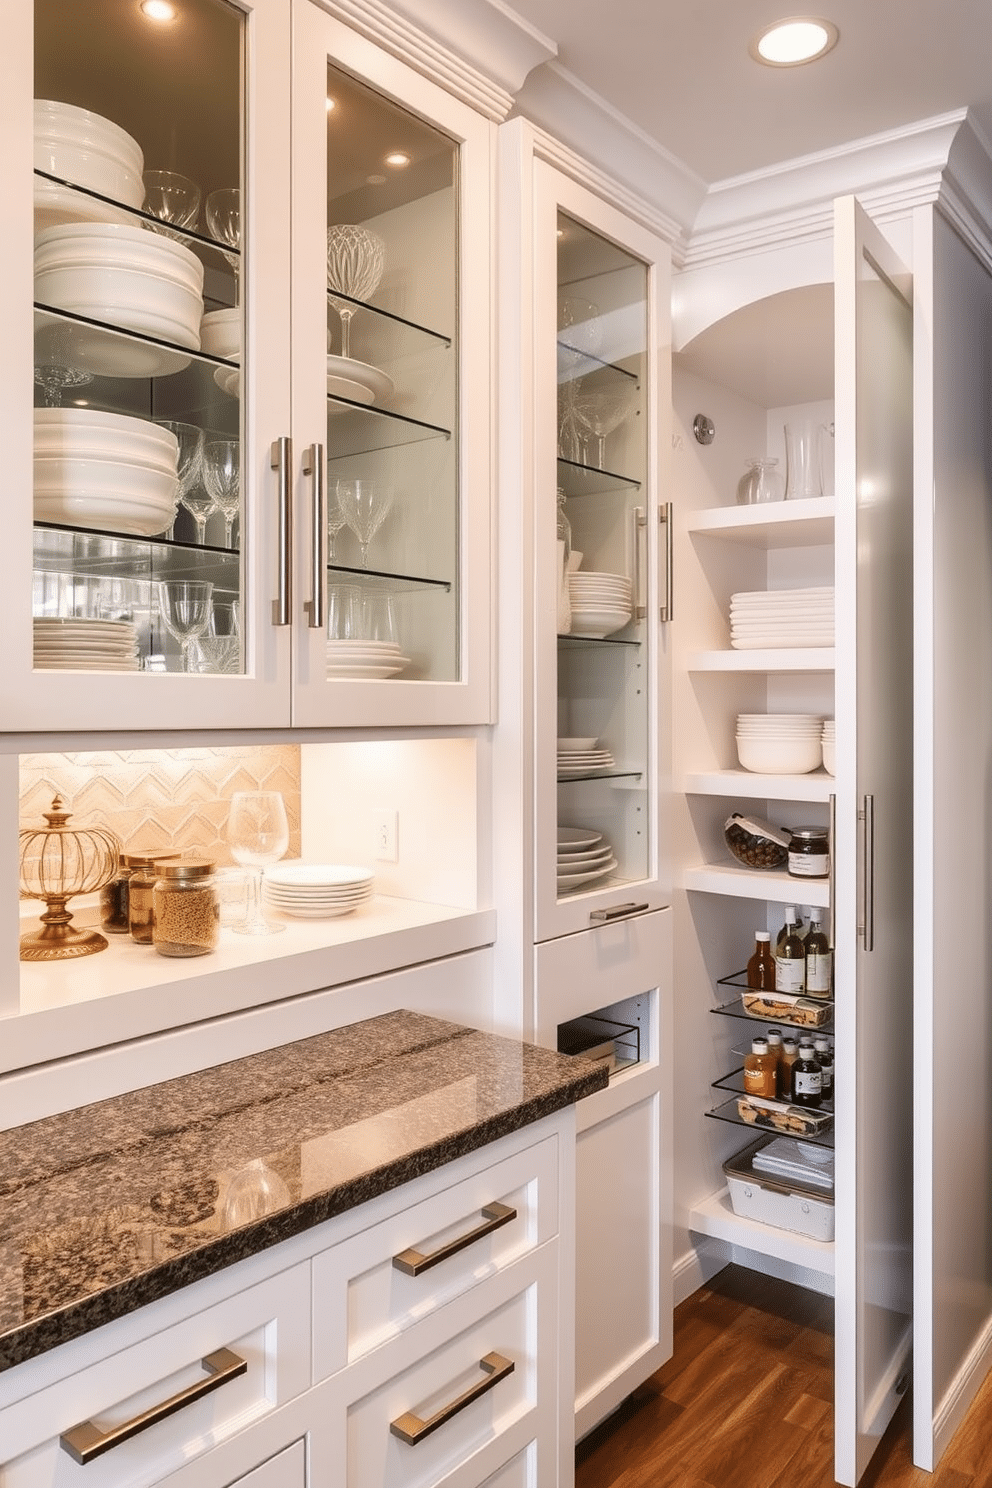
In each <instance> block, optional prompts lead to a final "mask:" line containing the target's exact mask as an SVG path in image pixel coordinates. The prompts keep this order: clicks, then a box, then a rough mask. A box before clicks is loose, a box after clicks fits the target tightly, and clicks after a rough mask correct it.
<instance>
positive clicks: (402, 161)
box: [386, 150, 410, 169]
mask: <svg viewBox="0 0 992 1488" xmlns="http://www.w3.org/2000/svg"><path fill="white" fill-rule="evenodd" d="M386 164H387V165H392V166H394V167H396V169H399V168H400V166H404V165H409V164H410V157H409V155H404V153H403V151H402V150H394V151H393V153H392V154H391V155H387V156H386Z"/></svg>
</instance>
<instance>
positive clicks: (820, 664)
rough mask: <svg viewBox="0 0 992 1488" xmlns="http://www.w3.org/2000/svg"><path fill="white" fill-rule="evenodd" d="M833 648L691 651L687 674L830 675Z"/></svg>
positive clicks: (788, 647) (832, 668)
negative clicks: (770, 673) (799, 673)
mask: <svg viewBox="0 0 992 1488" xmlns="http://www.w3.org/2000/svg"><path fill="white" fill-rule="evenodd" d="M835 664H836V653H835V651H834V648H833V646H809V647H799V646H796V647H791V646H783V647H782V648H781V649H780V650H763V651H693V652H692V653H691V654H690V656H689V661H688V669H689V671H690V672H832V671H833V670H834V667H835Z"/></svg>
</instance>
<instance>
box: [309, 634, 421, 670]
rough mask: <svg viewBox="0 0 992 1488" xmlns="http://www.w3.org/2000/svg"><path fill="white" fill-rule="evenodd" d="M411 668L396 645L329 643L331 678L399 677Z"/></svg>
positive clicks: (389, 643)
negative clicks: (398, 675)
mask: <svg viewBox="0 0 992 1488" xmlns="http://www.w3.org/2000/svg"><path fill="white" fill-rule="evenodd" d="M409 665H410V657H409V656H404V655H403V653H402V652H401V651H400V648H399V646H398V645H397V644H396V642H395V641H363V640H354V641H336V640H333V639H332V640H328V642H327V675H328V676H329V677H346V678H347V677H359V678H361V677H395V676H396V674H397V672H402V670H403V668H404V667H408V666H409Z"/></svg>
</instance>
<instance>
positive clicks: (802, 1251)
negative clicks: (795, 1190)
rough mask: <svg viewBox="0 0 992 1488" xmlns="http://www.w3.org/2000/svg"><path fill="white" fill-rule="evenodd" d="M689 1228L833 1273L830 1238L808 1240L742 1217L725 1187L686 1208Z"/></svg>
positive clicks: (785, 1259)
mask: <svg viewBox="0 0 992 1488" xmlns="http://www.w3.org/2000/svg"><path fill="white" fill-rule="evenodd" d="M689 1228H690V1230H695V1231H696V1233H697V1234H700V1235H712V1236H713V1237H714V1238H715V1239H717V1240H723V1241H725V1242H726V1243H727V1244H729V1245H740V1246H743V1247H744V1248H745V1249H746V1250H753V1251H757V1252H758V1253H759V1254H761V1255H766V1256H771V1257H773V1258H774V1259H775V1260H778V1261H786V1262H788V1263H789V1264H790V1265H793V1266H802V1267H804V1268H805V1269H806V1270H808V1271H817V1272H819V1273H820V1274H821V1275H822V1276H833V1274H834V1246H833V1243H832V1241H828V1240H811V1239H809V1238H808V1237H807V1236H806V1235H796V1234H794V1233H793V1232H792V1231H791V1230H779V1229H776V1228H775V1226H774V1225H764V1224H759V1223H758V1221H757V1220H754V1219H744V1218H742V1217H741V1216H740V1215H738V1214H735V1213H734V1211H733V1208H732V1207H731V1203H730V1193H729V1191H728V1190H727V1189H725V1188H723V1189H721V1190H720V1192H719V1193H715V1194H713V1195H712V1196H711V1197H710V1198H708V1199H704V1200H703V1202H702V1203H701V1204H697V1205H696V1206H695V1208H693V1209H690V1211H689Z"/></svg>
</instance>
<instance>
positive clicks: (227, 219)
mask: <svg viewBox="0 0 992 1488" xmlns="http://www.w3.org/2000/svg"><path fill="white" fill-rule="evenodd" d="M206 217H207V227H208V228H209V230H210V235H211V237H214V238H216V239H217V241H218V242H219V243H226V244H227V245H228V247H229V248H235V249H240V247H241V191H240V189H239V188H238V187H237V186H223V187H221V189H220V190H219V191H211V192H210V194H209V196H208V197H207V201H206ZM224 257H225V258H226V259H227V261H228V263H229V264H230V265H231V267H232V269H233V270H234V298H235V301H237V298H238V285H239V276H240V272H241V254H240V252H236V253H225V254H224Z"/></svg>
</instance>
